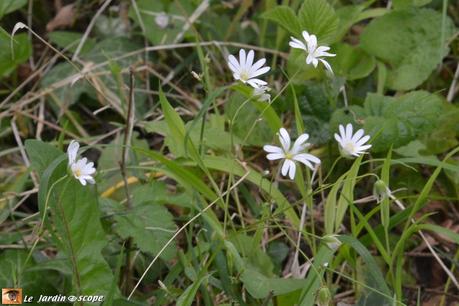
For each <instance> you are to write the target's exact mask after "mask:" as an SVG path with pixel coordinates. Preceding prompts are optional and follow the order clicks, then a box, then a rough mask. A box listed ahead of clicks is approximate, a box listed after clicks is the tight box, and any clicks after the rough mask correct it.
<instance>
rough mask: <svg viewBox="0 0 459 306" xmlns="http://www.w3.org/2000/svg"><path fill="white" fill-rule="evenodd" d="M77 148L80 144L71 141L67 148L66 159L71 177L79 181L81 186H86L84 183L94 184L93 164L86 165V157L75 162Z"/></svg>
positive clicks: (94, 170) (94, 169)
mask: <svg viewBox="0 0 459 306" xmlns="http://www.w3.org/2000/svg"><path fill="white" fill-rule="evenodd" d="M79 148H80V144H79V143H78V142H76V141H75V140H72V141H71V142H70V144H69V146H68V148H67V157H68V160H69V167H70V170H71V171H72V174H73V176H74V177H75V178H76V179H77V180H79V181H80V183H81V184H82V185H83V186H85V185H86V181H88V182H89V183H90V184H94V183H95V181H94V178H93V177H92V175H93V174H94V173H95V172H96V168H94V163H93V162H89V163H88V159H87V158H86V157H85V158H82V159H79V160H78V161H77V160H76V158H77V155H78V150H79Z"/></svg>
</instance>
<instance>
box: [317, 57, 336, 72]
mask: <svg viewBox="0 0 459 306" xmlns="http://www.w3.org/2000/svg"><path fill="white" fill-rule="evenodd" d="M319 61H321V62H322V64H324V66H325V68H326V69H327V70H328V71H330V72H331V73H332V74H333V69H332V67H331V66H330V64H329V63H328V62H327V61H326V60H324V59H321V58H319Z"/></svg>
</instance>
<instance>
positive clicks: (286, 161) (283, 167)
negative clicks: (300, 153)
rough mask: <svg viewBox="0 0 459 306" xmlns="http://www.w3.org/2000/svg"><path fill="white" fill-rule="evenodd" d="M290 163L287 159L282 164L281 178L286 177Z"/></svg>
mask: <svg viewBox="0 0 459 306" xmlns="http://www.w3.org/2000/svg"><path fill="white" fill-rule="evenodd" d="M291 163H293V162H292V161H291V160H289V159H286V160H284V163H283V164H282V169H281V173H282V175H283V176H286V175H287V173H288V170H289V169H290V165H291Z"/></svg>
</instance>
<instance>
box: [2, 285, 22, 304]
mask: <svg viewBox="0 0 459 306" xmlns="http://www.w3.org/2000/svg"><path fill="white" fill-rule="evenodd" d="M2 304H3V305H18V304H22V289H21V288H3V289H2Z"/></svg>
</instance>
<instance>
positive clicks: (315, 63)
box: [312, 57, 319, 68]
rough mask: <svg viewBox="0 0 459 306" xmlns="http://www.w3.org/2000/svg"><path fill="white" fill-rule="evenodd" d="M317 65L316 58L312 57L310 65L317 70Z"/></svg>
mask: <svg viewBox="0 0 459 306" xmlns="http://www.w3.org/2000/svg"><path fill="white" fill-rule="evenodd" d="M318 64H319V61H318V60H317V58H315V57H313V58H312V65H313V66H314V68H317V65H318Z"/></svg>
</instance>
